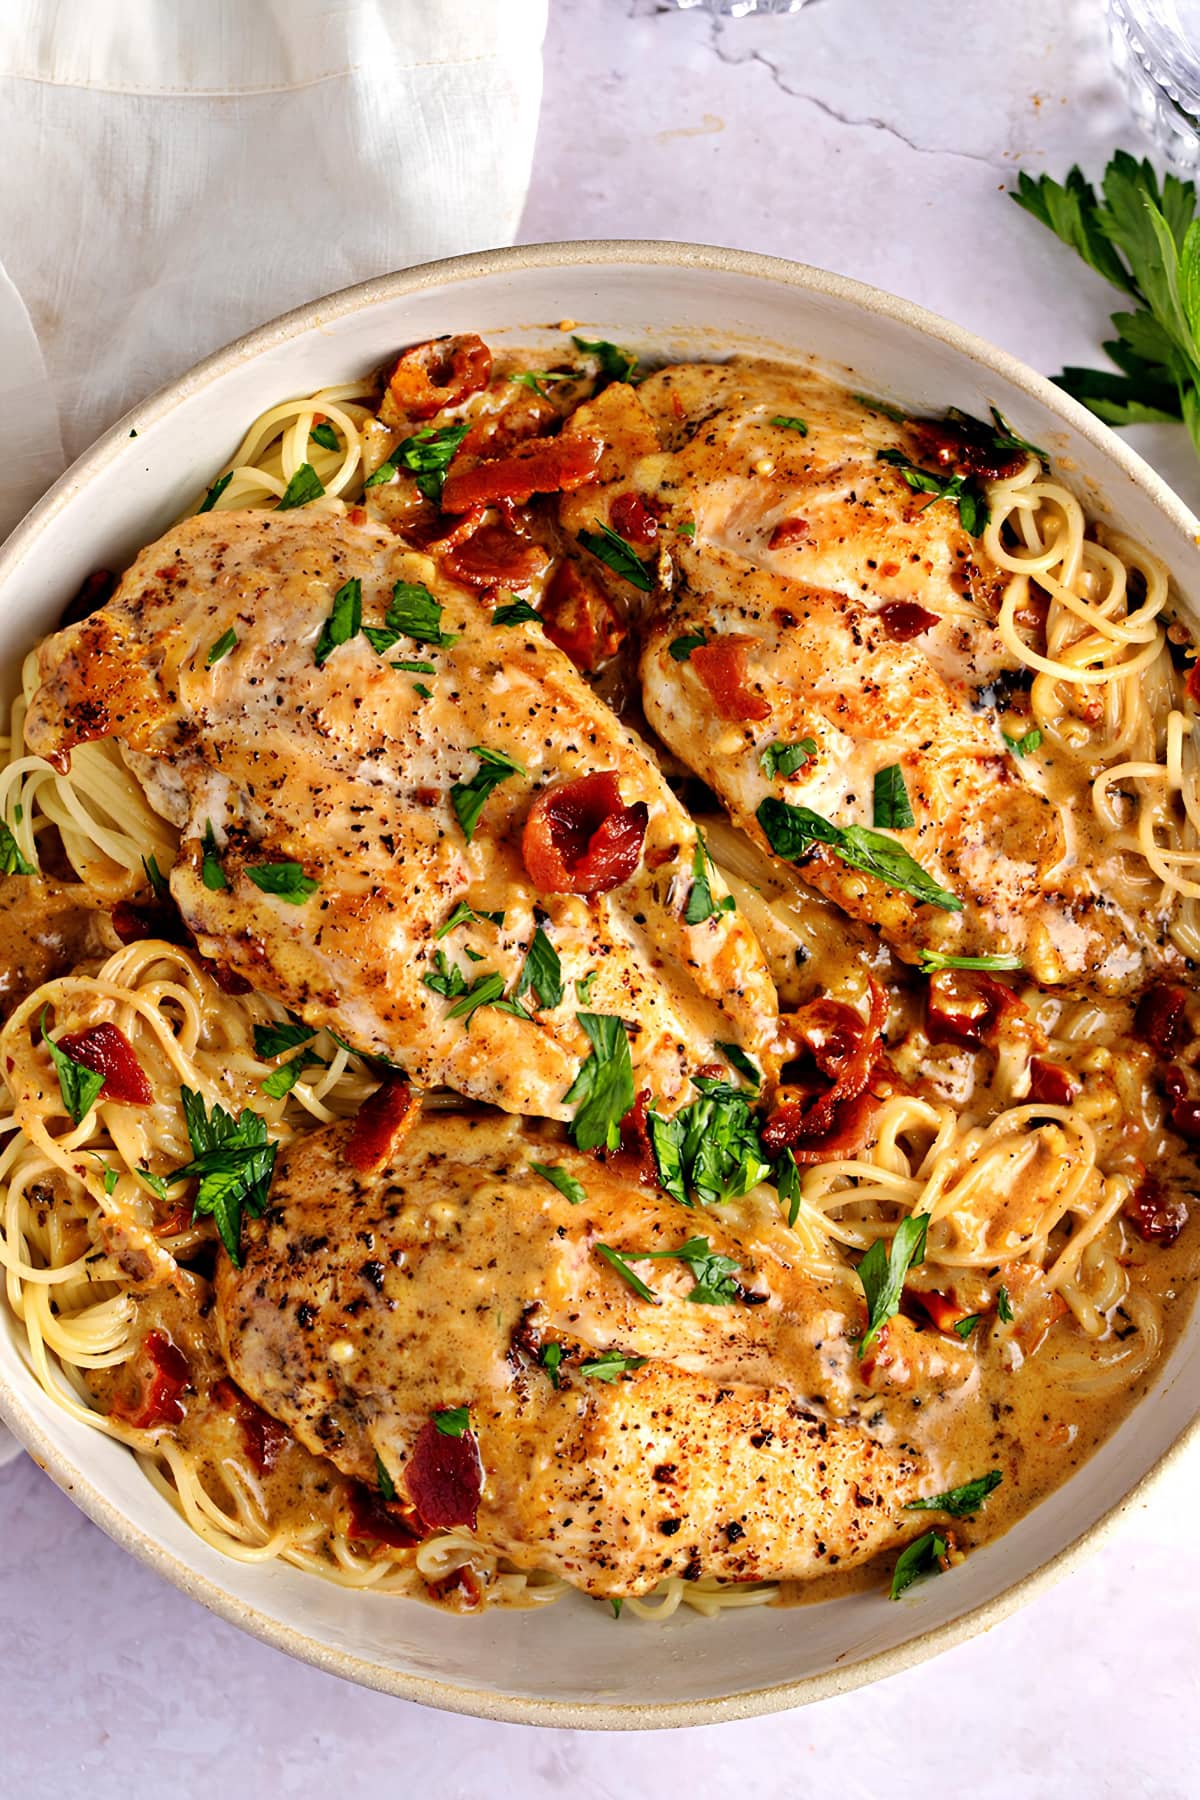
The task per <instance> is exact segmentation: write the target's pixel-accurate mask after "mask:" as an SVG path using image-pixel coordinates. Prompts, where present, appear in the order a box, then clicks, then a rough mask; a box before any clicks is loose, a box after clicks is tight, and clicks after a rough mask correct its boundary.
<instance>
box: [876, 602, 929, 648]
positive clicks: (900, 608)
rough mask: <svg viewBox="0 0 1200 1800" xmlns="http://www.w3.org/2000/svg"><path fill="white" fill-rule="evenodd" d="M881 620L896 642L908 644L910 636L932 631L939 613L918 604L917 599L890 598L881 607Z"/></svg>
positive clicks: (913, 636) (918, 635)
mask: <svg viewBox="0 0 1200 1800" xmlns="http://www.w3.org/2000/svg"><path fill="white" fill-rule="evenodd" d="M879 621H880V624H881V625H882V626H883V629H884V630H885V631H886V632H887V634H888V636H889V637H890V638H894V639H895V641H896V643H898V644H907V643H908V641H909V639H910V638H915V637H920V635H921V633H922V632H923V631H932V629H933V627H934V626H935V625H936V624H937V622H938V615H937V613H933V612H930V611H929V609H928V607H925V606H918V605H917V602H916V601H915V600H889V601H888V604H887V605H886V606H881V607H880V609H879Z"/></svg>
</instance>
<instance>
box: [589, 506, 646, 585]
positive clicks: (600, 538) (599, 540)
mask: <svg viewBox="0 0 1200 1800" xmlns="http://www.w3.org/2000/svg"><path fill="white" fill-rule="evenodd" d="M595 524H596V529H595V531H581V532H580V533H579V542H580V543H581V544H582V545H583V548H584V549H585V550H590V551H591V553H592V555H593V556H594V557H596V558H597V559H598V561H600V562H602V563H604V564H606V565H607V567H608V568H610V569H611V570H612V571H613V573H614V574H615V575H620V576H621V578H622V579H623V580H624V581H627V582H629V584H630V586H631V587H635V588H638V589H640V590H641V592H642V593H643V594H648V593H649V592H650V590H651V589H652V588H653V586H654V580H653V577H652V576H651V574H650V570H649V569H648V568H647V566H646V564H645V563H644V562H643V561H642V559H641V557H640V556H638V555H637V553H636V551H635V550H634V548H633V545H632V544H627V543H626V542H625V539H624V538H623V537H622V536H621V535H620V533H619V532H616V531H614V530H613V528H612V526H611V525H603V524H601V522H600V520H599V519H597V520H596V521H595Z"/></svg>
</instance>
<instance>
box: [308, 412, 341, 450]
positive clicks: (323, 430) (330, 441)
mask: <svg viewBox="0 0 1200 1800" xmlns="http://www.w3.org/2000/svg"><path fill="white" fill-rule="evenodd" d="M308 435H309V437H310V438H311V439H312V441H313V443H314V444H320V446H321V448H322V450H336V449H337V447H338V434H337V432H336V431H335V430H334V429H333V426H332V425H331V424H330V423H329V420H328V419H322V420H321V423H320V424H319V425H314V426H313V428H312V430H311V431H310V432H309V434H308Z"/></svg>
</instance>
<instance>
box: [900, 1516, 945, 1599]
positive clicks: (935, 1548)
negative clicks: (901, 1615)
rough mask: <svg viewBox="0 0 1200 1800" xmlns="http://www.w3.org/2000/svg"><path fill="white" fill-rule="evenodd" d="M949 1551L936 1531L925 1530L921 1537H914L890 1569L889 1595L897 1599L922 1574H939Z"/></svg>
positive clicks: (943, 1539)
mask: <svg viewBox="0 0 1200 1800" xmlns="http://www.w3.org/2000/svg"><path fill="white" fill-rule="evenodd" d="M948 1552H949V1546H948V1544H947V1543H946V1540H945V1538H944V1537H941V1536H939V1534H938V1533H937V1532H936V1531H927V1532H925V1533H924V1535H923V1536H922V1537H919V1538H914V1540H913V1542H912V1543H911V1544H910V1545H909V1546H908V1548H907V1549H906V1550H902V1551H901V1553H900V1559H899V1561H898V1562H897V1564H896V1567H895V1569H894V1570H893V1571H892V1585H891V1589H890V1590H889V1591H890V1597H891V1598H892V1599H893V1600H898V1599H899V1598H900V1596H901V1594H902V1593H903V1592H904V1590H905V1589H906V1588H910V1587H911V1586H912V1584H913V1582H914V1581H916V1580H917V1579H918V1577H920V1576H922V1575H940V1574H941V1572H942V1565H943V1563H944V1562H945V1560H946V1557H947V1554H948Z"/></svg>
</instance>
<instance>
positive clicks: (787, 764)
mask: <svg viewBox="0 0 1200 1800" xmlns="http://www.w3.org/2000/svg"><path fill="white" fill-rule="evenodd" d="M816 754H817V746H816V742H815V740H814V739H813V738H801V739H800V742H799V743H798V744H768V745H767V747H766V749H765V750H764V751H763V752H762V754H761V755H760V756H759V759H758V766H759V768H760V769H761V770H762V772H763V774H764V775H765V776H766V778H767V780H768V781H773V780H774V779H775V777H776V775H794V774H795V773H796V771H797V770H798V769H802V768H803V767H804V765H805V763H806V762H807V761H808V759H809V757H810V756H815V755H816ZM876 823H878V821H876Z"/></svg>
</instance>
